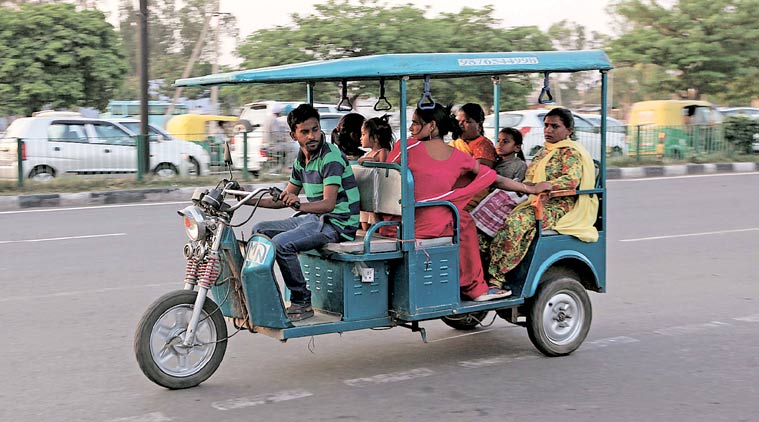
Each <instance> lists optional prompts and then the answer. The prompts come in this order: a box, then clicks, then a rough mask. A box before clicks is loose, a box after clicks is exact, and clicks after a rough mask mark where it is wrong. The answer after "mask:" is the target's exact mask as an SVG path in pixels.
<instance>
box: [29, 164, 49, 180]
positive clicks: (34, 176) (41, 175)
mask: <svg viewBox="0 0 759 422" xmlns="http://www.w3.org/2000/svg"><path fill="white" fill-rule="evenodd" d="M54 178H55V170H53V169H52V168H50V167H49V166H39V167H35V168H34V169H32V171H31V173H29V179H30V180H34V181H35V182H43V183H45V182H49V181H51V180H53V179H54Z"/></svg>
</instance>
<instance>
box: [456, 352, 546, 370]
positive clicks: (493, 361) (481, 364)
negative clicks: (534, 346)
mask: <svg viewBox="0 0 759 422" xmlns="http://www.w3.org/2000/svg"><path fill="white" fill-rule="evenodd" d="M539 357H540V356H539V355H537V354H529V355H516V356H505V355H504V356H495V357H492V358H483V359H475V360H462V361H461V362H459V366H463V367H464V368H467V369H475V368H485V367H488V366H497V365H503V364H506V363H509V362H515V361H522V360H530V359H537V358H539Z"/></svg>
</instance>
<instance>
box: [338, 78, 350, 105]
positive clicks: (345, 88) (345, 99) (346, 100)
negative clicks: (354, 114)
mask: <svg viewBox="0 0 759 422" xmlns="http://www.w3.org/2000/svg"><path fill="white" fill-rule="evenodd" d="M346 103H347V104H346ZM346 107H347V108H346ZM351 110H353V104H352V103H351V100H350V99H349V98H348V81H346V80H345V79H343V98H342V99H341V100H340V102H339V103H337V111H351Z"/></svg>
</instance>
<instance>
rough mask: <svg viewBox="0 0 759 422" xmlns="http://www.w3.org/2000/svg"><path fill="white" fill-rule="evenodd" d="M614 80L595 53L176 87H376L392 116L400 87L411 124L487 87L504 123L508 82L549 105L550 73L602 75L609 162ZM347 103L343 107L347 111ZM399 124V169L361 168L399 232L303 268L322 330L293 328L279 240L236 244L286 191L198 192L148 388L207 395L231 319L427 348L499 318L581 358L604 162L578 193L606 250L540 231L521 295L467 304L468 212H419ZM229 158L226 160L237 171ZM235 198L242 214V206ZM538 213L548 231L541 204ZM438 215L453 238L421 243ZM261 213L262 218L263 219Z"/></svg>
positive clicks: (155, 337)
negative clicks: (446, 89)
mask: <svg viewBox="0 0 759 422" xmlns="http://www.w3.org/2000/svg"><path fill="white" fill-rule="evenodd" d="M611 69H612V66H611V63H610V62H609V59H608V57H607V56H606V54H605V53H604V52H602V51H597V50H588V51H560V52H553V51H552V52H489V53H440V54H434V53H423V54H388V55H377V56H364V57H355V58H346V59H337V60H328V61H316V62H306V63H295V64H288V65H287V66H275V67H268V68H261V69H253V70H245V71H239V72H231V73H222V74H214V75H208V76H204V77H196V78H189V79H180V80H178V81H177V82H176V85H177V86H182V87H190V86H201V87H208V86H215V85H241V84H267V83H268V84H273V83H293V82H296V83H297V82H300V83H303V85H304V87H305V101H306V102H309V103H312V102H313V100H314V92H313V88H314V83H315V82H338V83H342V84H343V86H345V84H346V81H356V80H361V81H366V80H377V81H378V82H379V86H380V92H381V95H380V98H379V100H378V101H377V104H376V105H375V109H385V110H387V109H388V106H389V105H390V104H389V101H388V99H387V98H385V96H384V89H385V82H388V81H393V83H394V84H397V85H396V86H397V87H398V93H399V98H400V104H398V109H399V110H406V105H407V104H408V103H410V102H412V103H415V104H416V105H417V106H418V107H424V106H428V105H429V104H430V103H434V100H433V96H432V94H431V92H432V88H431V87H432V86H434V79H436V78H455V77H471V76H479V77H482V78H487V80H492V81H493V92H494V101H493V104H494V106H495V115H496V116H498V112H499V102H500V101H499V98H500V95H501V93H500V78H502V77H508V75H513V74H524V73H538V74H539V75H540V76H545V83H544V86H543V90H542V92H541V95H540V97H539V98H540V100H541V101H544V102H547V101H549V100H550V99H551V94H550V88H549V84H548V78H549V73H570V72H579V71H593V72H598V77H599V80H600V84H601V85H600V87H601V98H600V99H599V100H600V104H601V115H602V123H601V131H600V133H601V146H602V148H601V150H602V151H603V150H605V147H606V132H607V131H606V110H607V108H608V102H607V95H606V90H607V87H608V80H607V74H608V72H609V70H611ZM410 79H421V80H424V90H423V92H422V93H421V98H420V99H419V100H418V101H416V100H414V99H410V98H409V92H408V86H407V84H408V81H409V80H410ZM343 91H344V92H345V90H343ZM417 95H418V94H414V97H417ZM346 101H348V102H349V100H348V98H347V96H345V95H344V96H343V99H342V100H341V105H342V104H343V103H345V102H346ZM400 121H401V122H400V139H399V141H398V142H400V151H401V159H400V164H391V163H377V162H366V163H364V164H363V165H354V166H353V170H354V173H355V174H356V178H357V183H358V185H359V192H360V196H361V207H362V209H363V210H365V211H372V212H378V213H384V214H390V215H395V216H399V217H400V221H383V222H380V223H377V224H375V225H374V226H372V227H371V228H369V230H368V231H366V233H363V234H360V235H359V236H357V238H356V240H355V241H351V242H340V243H333V244H327V245H326V246H324V247H323V248H321V249H318V250H312V251H308V252H305V253H302V254H301V255H300V262H301V266H302V269H303V272H304V275H305V277H306V280H307V282H308V286H309V289H310V290H311V292H312V304H313V307H314V310H315V311H316V315H315V316H314V317H312V318H309V319H304V320H301V321H291V320H289V319H288V318H287V316H286V312H285V300H286V295H284V294H283V292H282V290H281V289H282V287H281V283H278V282H277V280H276V278H275V273H274V271H273V266H274V262H275V258H274V254H275V252H274V251H275V247H274V245H273V243H272V241H271V239H269V238H268V237H266V236H264V235H261V234H255V235H253V236H251V237H250V238H248V239H244V238H243V239H240V238H237V237H236V235H235V233H234V232H233V230H232V227H233V225H232V217H233V214H234V213H235V212H243V211H241V210H240V209H241V207H242V204H243V203H244V202H247V201H249V200H253V199H254V198H255V197H257V196H263V195H271V196H272V197H275V196H277V194H278V191H277V190H276V188H274V187H272V188H261V189H258V190H255V191H253V192H249V191H244V190H241V189H240V188H239V184H238V183H237V182H236V181H234V180H222V181H220V182H219V184H218V185H217V186H216V187H215V188H213V189H210V190H208V189H200V190H197V191H196V192H195V194H194V195H193V197H192V198H191V200H192V202H191V203H190V204H189V206H188V207H186V208H185V209H183V210H181V211H180V212H179V213H180V216H181V217H182V218H183V220H184V227H185V229H186V231H187V235H188V237H189V238H190V240H189V242H188V243H187V245H186V246H185V249H184V250H185V257H186V259H187V267H186V273H185V277H184V280H183V283H184V289H182V290H176V291H173V292H168V293H166V294H165V295H163V296H162V297H161V298H159V299H157V300H156V301H155V302H154V303H153V304H152V305H151V306H150V307H149V308H148V310H147V311H146V312H145V314H144V316H143V318H142V320H141V321H140V323H139V326H138V329H137V334H136V336H135V343H134V345H135V354H136V357H137V361H138V363H139V365H140V368H141V369H142V371H143V373H144V374H145V375H146V376H147V377H148V378H149V379H150V380H152V381H153V382H155V383H157V384H159V385H161V386H164V387H167V388H170V389H179V388H188V387H193V386H196V385H198V384H200V383H201V382H203V381H204V380H206V379H207V378H208V377H210V376H211V375H212V374H213V373H214V372H215V371H216V369H217V368H218V366H219V365H220V363H221V361H222V359H223V357H224V353H225V351H226V348H227V344H228V339H229V337H230V336H229V335H228V332H227V325H226V323H225V320H224V318H223V317H227V318H228V320H229V321H230V322H231V323H232V325H233V326H234V327H236V329H237V330H238V331H241V330H244V331H249V332H251V333H257V334H258V335H264V336H269V337H272V338H275V339H278V340H280V341H283V342H284V341H286V340H288V339H291V338H298V337H310V336H315V335H321V334H329V333H343V332H348V331H354V330H363V329H378V328H390V327H405V328H408V329H410V330H412V331H414V332H420V333H421V335H422V339H423V340H424V341H426V331H425V329H424V328H423V327H422V324H423V323H424V322H425V321H430V320H436V319H441V320H442V321H443V322H444V323H445V324H447V325H448V326H450V327H452V328H454V329H459V330H473V329H476V328H477V327H478V326H480V325H481V324H482V323H483V321H485V318H486V316H487V314H488V313H489V312H491V311H494V312H496V313H497V315H498V316H499V317H501V318H503V319H505V320H506V321H508V322H511V323H513V324H516V325H520V326H523V327H526V328H527V333H528V334H529V338H530V340H531V341H532V343H533V344H534V345H535V347H536V348H537V349H538V350H539V351H540V352H542V353H543V354H545V355H546V356H562V355H567V354H570V353H572V352H573V351H575V350H576V349H577V348H578V347H580V345H581V344H582V342H583V341H584V339H585V337H586V336H587V334H588V331H589V329H590V324H591V318H592V311H591V302H590V298H589V297H588V294H587V291H593V292H599V293H603V292H605V291H606V227H607V215H606V157H605V155H604V154H602V155H601V157H600V161H598V162H597V176H596V178H595V180H594V181H593V186H594V187H593V188H591V189H585V190H577V191H573V192H571V193H570V194H574V195H594V196H597V197H598V199H599V206H598V210H597V216H596V220H595V227H596V229H597V230H598V234H599V236H598V240H597V241H595V242H589V243H586V242H583V241H580V240H579V239H577V238H575V237H573V236H571V235H566V234H560V233H557V232H555V231H544V230H542V229H541V223H540V221H538V224H537V235H536V236H535V239H534V241H533V243H532V245H531V246H530V248H529V251H528V252H527V255H526V257H525V258H524V259H523V260H522V262H521V264H519V266H518V267H517V268H515V269H514V270H512V271H511V272H509V273H508V274H507V276H508V278H509V283H510V286H511V289H512V291H513V295H512V296H510V297H506V298H502V299H497V300H492V301H487V302H476V301H470V300H464V299H462V297H461V295H460V292H459V234H458V231H459V227H458V222H459V211H458V209H457V208H456V207H455V206H454V205H453V204H452V203H450V202H447V201H425V202H418V201H417V200H415V198H414V177H413V174H412V173H411V171H410V170H409V168H408V153H407V150H406V146H407V139H406V138H407V127H408V123H409V122H408V121H407V117H406V113H400ZM498 129H499V124H498V122H497V121H496V123H495V130H496V131H498ZM496 138H497V136H494V137H493V139H496ZM229 157H231V155H229V154H226V152H225V160H226V159H227V158H229ZM228 161H229V162H231V158H229V160H228ZM230 164H231V163H230ZM235 197H238V198H242V201H235V200H234V199H233V198H235ZM226 200H231V201H234V202H233V203H227V202H226ZM532 204H533V206H535V207H536V215H537V216H538V219H539V220H540V218H541V210H542V205H541V202H540V201H539V200H538V201H534V202H533V203H532ZM426 206H443V207H447V208H449V209H450V210H451V213H452V217H453V222H454V228H455V230H454V233H453V235H452V236H450V237H445V238H435V239H415V238H414V233H415V231H414V225H415V221H414V215H415V212H414V211H415V209H416V208H417V207H426ZM252 209H253V211H252V212H255V210H256V209H257V207H252ZM384 226H394V227H396V229H397V236H396V237H382V236H379V235H378V228H380V227H384ZM209 293H211V295H209Z"/></svg>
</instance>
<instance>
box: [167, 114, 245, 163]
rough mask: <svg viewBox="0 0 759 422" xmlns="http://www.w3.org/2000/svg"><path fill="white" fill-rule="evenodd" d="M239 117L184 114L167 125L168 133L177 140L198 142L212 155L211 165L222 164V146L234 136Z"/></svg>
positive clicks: (172, 119) (173, 118) (175, 117)
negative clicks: (235, 123)
mask: <svg viewBox="0 0 759 422" xmlns="http://www.w3.org/2000/svg"><path fill="white" fill-rule="evenodd" d="M238 120H239V117H237V116H221V115H215V114H182V115H179V116H174V117H172V118H171V120H169V121H168V122H167V123H166V131H167V132H169V134H170V135H171V136H173V137H175V138H177V139H182V140H185V141H192V142H198V143H200V144H201V145H203V148H205V149H206V151H208V153H209V154H210V155H211V165H214V164H218V163H220V162H221V160H222V158H221V145H222V144H223V143H224V141H226V140H227V138H228V137H229V136H231V135H232V125H233V124H234V122H236V121H238Z"/></svg>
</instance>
